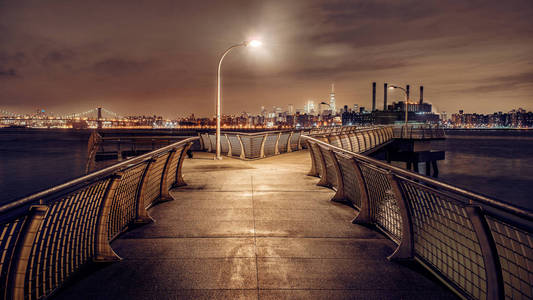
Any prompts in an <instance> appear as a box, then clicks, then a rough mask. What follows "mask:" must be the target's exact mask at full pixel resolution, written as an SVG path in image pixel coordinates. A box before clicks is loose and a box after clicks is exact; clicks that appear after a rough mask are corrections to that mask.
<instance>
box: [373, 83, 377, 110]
mask: <svg viewBox="0 0 533 300" xmlns="http://www.w3.org/2000/svg"><path fill="white" fill-rule="evenodd" d="M375 110H376V83H375V82H372V111H375Z"/></svg>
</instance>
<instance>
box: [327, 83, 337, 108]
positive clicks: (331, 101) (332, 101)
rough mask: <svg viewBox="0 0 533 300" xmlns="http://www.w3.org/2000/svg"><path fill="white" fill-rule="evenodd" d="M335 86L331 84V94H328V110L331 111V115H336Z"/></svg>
mask: <svg viewBox="0 0 533 300" xmlns="http://www.w3.org/2000/svg"><path fill="white" fill-rule="evenodd" d="M335 102H336V101H335V84H334V83H332V84H331V93H330V94H329V109H331V111H332V112H333V113H336V112H337V106H336V103H335Z"/></svg>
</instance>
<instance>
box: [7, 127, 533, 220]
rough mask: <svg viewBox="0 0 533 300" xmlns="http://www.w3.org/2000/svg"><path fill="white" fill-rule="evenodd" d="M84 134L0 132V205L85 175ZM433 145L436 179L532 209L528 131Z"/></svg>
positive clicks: (471, 134) (454, 135)
mask: <svg viewBox="0 0 533 300" xmlns="http://www.w3.org/2000/svg"><path fill="white" fill-rule="evenodd" d="M89 135H90V132H89V131H74V130H35V129H0V203H6V202H9V201H12V200H14V199H17V198H20V197H22V196H26V195H28V194H31V193H35V192H37V191H40V190H43V189H45V188H48V187H51V186H54V185H57V184H60V183H63V182H65V181H67V180H69V179H73V178H76V177H78V176H81V175H84V171H85V164H86V161H87V140H88V138H89ZM437 144H438V146H439V147H440V148H444V149H445V150H446V160H445V161H440V162H439V171H440V179H441V180H443V181H445V182H448V183H451V184H453V185H456V186H459V187H463V188H466V189H469V190H472V191H475V192H478V193H482V194H485V195H487V196H491V197H493V198H497V199H500V200H503V201H506V202H510V203H513V204H515V205H518V206H521V207H525V208H528V209H530V210H533V201H531V198H532V196H531V195H533V131H532V130H530V131H523V130H522V131H508V130H482V131H476V130H452V131H447V139H446V140H444V141H440V142H437ZM420 170H424V168H423V166H422V165H421V167H420Z"/></svg>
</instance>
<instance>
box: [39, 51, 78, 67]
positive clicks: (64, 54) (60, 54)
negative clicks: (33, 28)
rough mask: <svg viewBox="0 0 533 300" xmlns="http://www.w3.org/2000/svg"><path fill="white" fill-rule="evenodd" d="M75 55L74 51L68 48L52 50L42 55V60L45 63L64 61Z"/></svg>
mask: <svg viewBox="0 0 533 300" xmlns="http://www.w3.org/2000/svg"><path fill="white" fill-rule="evenodd" d="M75 56H76V54H75V53H74V51H73V50H70V49H61V50H52V51H50V52H48V53H46V54H45V55H44V57H43V59H42V62H43V64H45V65H49V64H57V63H64V62H67V61H69V60H71V59H73V58H74V57H75Z"/></svg>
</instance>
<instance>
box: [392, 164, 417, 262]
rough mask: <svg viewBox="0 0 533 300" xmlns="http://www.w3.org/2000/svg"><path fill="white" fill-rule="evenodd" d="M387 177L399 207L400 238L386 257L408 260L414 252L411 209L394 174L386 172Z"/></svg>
mask: <svg viewBox="0 0 533 300" xmlns="http://www.w3.org/2000/svg"><path fill="white" fill-rule="evenodd" d="M387 179H388V180H389V184H390V186H391V189H392V192H393V194H394V196H395V198H396V201H397V204H398V208H399V209H400V218H401V220H402V226H401V228H402V239H401V241H400V244H399V245H398V248H396V250H395V251H394V253H392V254H391V255H390V256H389V257H387V259H389V260H408V259H412V258H413V254H414V251H413V249H414V239H413V238H414V236H413V224H412V219H411V211H410V208H409V203H408V202H407V201H408V200H407V197H404V196H403V194H402V191H401V190H400V186H399V185H398V180H397V178H396V176H394V175H393V174H392V173H390V172H388V173H387Z"/></svg>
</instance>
